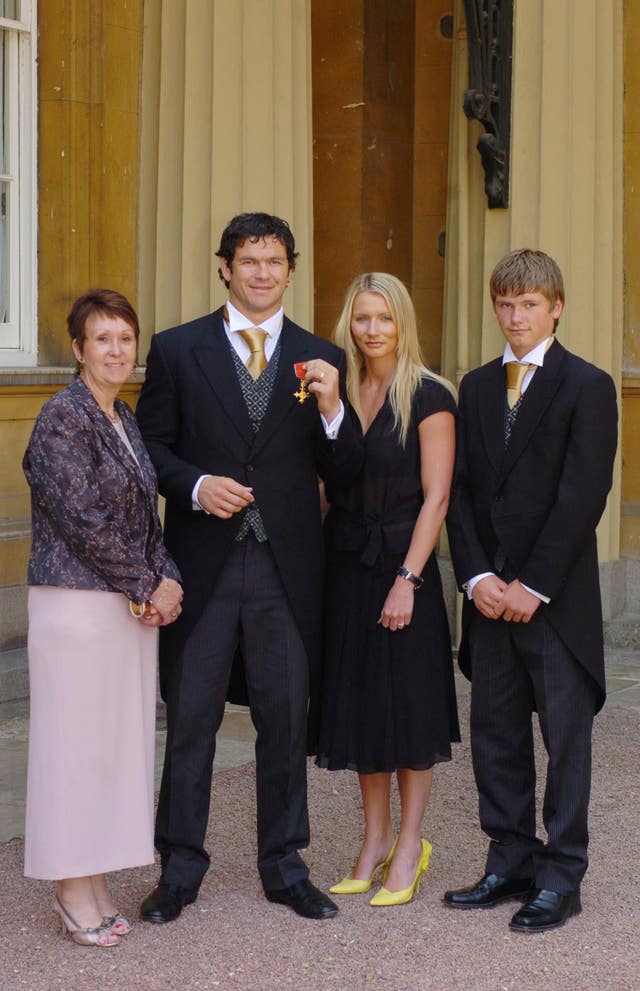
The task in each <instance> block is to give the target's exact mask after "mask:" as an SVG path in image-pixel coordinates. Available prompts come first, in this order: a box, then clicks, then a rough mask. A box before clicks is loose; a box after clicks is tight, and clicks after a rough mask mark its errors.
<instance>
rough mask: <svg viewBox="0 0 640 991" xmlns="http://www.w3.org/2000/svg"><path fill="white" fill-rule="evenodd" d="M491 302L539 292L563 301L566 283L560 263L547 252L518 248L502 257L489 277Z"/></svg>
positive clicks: (552, 300)
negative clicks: (502, 297)
mask: <svg viewBox="0 0 640 991" xmlns="http://www.w3.org/2000/svg"><path fill="white" fill-rule="evenodd" d="M489 292H490V293H491V301H492V302H493V303H495V301H496V297H497V296H521V295H523V294H524V293H527V292H539V293H542V295H543V296H545V297H546V298H547V299H548V300H549V302H550V303H555V301H556V300H557V299H559V300H560V301H561V302H562V303H564V283H563V281H562V272H561V271H560V267H559V265H558V263H557V262H556V261H555V260H554V259H553V258H551V256H550V255H546V254H545V253H544V251H533V250H532V249H531V248H519V249H518V250H517V251H510V252H509V254H507V255H504V257H503V258H501V259H500V261H499V262H498V264H497V265H496V267H495V268H494V270H493V272H492V273H491V278H490V279H489Z"/></svg>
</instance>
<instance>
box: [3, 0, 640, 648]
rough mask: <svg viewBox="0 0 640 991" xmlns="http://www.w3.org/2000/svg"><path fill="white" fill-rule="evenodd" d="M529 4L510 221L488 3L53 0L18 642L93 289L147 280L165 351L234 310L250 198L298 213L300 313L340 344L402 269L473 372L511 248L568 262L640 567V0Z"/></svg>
mask: <svg viewBox="0 0 640 991" xmlns="http://www.w3.org/2000/svg"><path fill="white" fill-rule="evenodd" d="M514 9H515V16H514V43H513V76H512V81H513V91H512V125H511V127H512V129H511V139H512V146H511V196H510V205H509V207H508V209H504V210H490V209H489V208H488V206H487V202H486V197H485V195H484V189H483V180H484V177H483V173H482V168H481V164H480V159H479V156H478V153H477V151H476V148H475V145H476V141H477V139H478V136H479V134H480V133H481V128H480V125H479V124H478V123H477V122H469V121H468V120H467V119H466V117H465V116H464V114H463V112H462V109H461V107H462V94H463V91H464V89H465V87H466V85H467V38H466V27H465V22H464V16H463V3H462V0H449V2H446V0H409V2H407V3H402V4H397V3H395V2H394V0H235V2H233V3H229V2H228V0H181V2H175V0H144V2H143V0H102V2H95V3H91V4H87V3H84V2H81V0H64V2H63V0H47V2H46V3H45V2H44V0H41V2H40V5H39V24H38V28H39V32H38V38H39V41H38V44H39V53H38V54H39V88H38V177H39V178H38V215H39V230H38V287H39V292H38V308H37V312H38V340H39V351H38V358H37V365H36V366H35V367H33V368H31V369H24V368H23V369H11V368H4V369H2V370H0V450H1V451H2V454H1V455H0V458H1V459H2V462H1V464H2V472H1V475H0V506H1V507H2V513H1V519H0V649H2V648H5V649H6V648H10V647H11V646H18V645H20V644H21V643H23V642H24V633H25V611H24V599H25V595H24V582H25V576H26V561H27V556H28V541H29V536H28V493H27V489H26V485H25V483H24V479H23V477H22V473H21V468H20V460H21V456H22V451H23V450H24V446H25V444H26V441H27V438H28V435H29V431H30V429H31V424H32V422H33V418H34V417H35V415H36V413H37V411H38V409H39V408H40V406H41V404H42V402H43V401H44V400H45V399H46V398H47V397H48V396H49V395H51V394H52V393H53V392H54V391H55V390H56V389H57V388H59V387H60V386H61V385H62V384H64V382H65V381H67V380H68V378H69V375H70V362H69V359H68V348H67V343H66V330H65V316H66V313H67V311H68V309H69V305H70V303H71V302H72V300H73V298H74V297H75V296H76V295H78V294H79V293H80V292H82V291H84V290H85V289H87V288H88V287H89V286H91V285H94V286H95V285H107V286H113V287H114V288H118V289H120V290H121V291H123V292H125V294H127V295H128V296H129V297H130V298H131V299H132V300H133V301H134V302H135V304H136V305H137V306H138V309H139V312H140V316H141V322H142V327H143V341H142V346H141V357H142V358H144V353H145V351H146V346H147V344H148V340H149V337H150V335H151V334H152V333H153V332H154V331H156V330H159V329H162V328H163V327H166V326H169V325H171V324H174V323H176V322H180V321H181V320H184V319H188V318H190V317H192V316H196V315H198V314H200V313H202V312H206V311H207V310H209V309H211V308H213V307H215V306H217V305H218V304H219V303H220V301H221V300H222V298H223V288H222V285H221V283H220V282H219V280H218V276H217V263H216V262H217V260H216V259H215V257H214V256H213V255H212V248H215V244H216V239H217V237H218V236H219V233H220V231H221V229H222V227H223V226H224V223H225V222H226V220H227V219H228V218H229V217H230V216H232V215H233V214H234V213H236V212H239V211H243V210H254V209H260V210H266V211H269V212H274V213H278V214H281V215H283V216H285V217H287V218H288V219H289V220H290V222H291V225H292V227H293V229H294V231H295V234H296V238H297V241H298V246H299V249H300V252H301V259H300V263H299V266H298V270H297V271H296V276H295V279H294V282H293V285H292V288H291V289H290V290H289V292H290V296H289V298H288V300H287V307H288V311H289V312H290V313H291V315H292V316H293V317H294V319H296V320H298V321H299V322H300V323H302V324H303V325H305V326H308V327H310V328H314V327H315V329H316V331H317V332H319V333H321V334H324V335H327V334H329V333H330V331H331V326H332V323H333V321H334V319H335V317H336V315H337V313H338V311H339V308H340V304H341V296H342V293H343V291H344V288H345V287H346V285H347V283H348V282H349V281H350V279H351V278H352V277H353V276H354V275H355V274H357V273H358V272H359V271H364V270H371V269H385V270H389V271H393V272H394V273H395V274H397V275H399V276H400V277H401V278H403V279H404V280H405V281H406V282H407V284H408V285H409V287H410V288H411V291H412V293H413V296H414V299H415V301H416V308H417V312H418V316H419V320H420V325H421V334H422V344H423V348H424V352H425V355H426V356H427V358H428V360H429V362H430V363H431V364H432V365H433V366H434V367H441V368H442V369H443V371H444V372H445V373H446V374H448V375H449V376H450V377H451V378H453V379H459V378H460V377H461V375H462V374H464V372H465V371H466V370H468V369H469V368H471V367H473V366H474V365H476V364H477V363H479V362H480V361H484V360H487V359H488V358H489V357H491V356H493V355H494V354H496V353H497V351H498V349H499V348H500V338H499V333H498V331H497V329H496V326H495V321H494V319H493V316H492V313H491V308H490V301H489V299H488V295H487V291H486V285H487V280H488V274H489V272H490V270H491V268H492V267H493V264H494V263H495V261H496V260H497V259H498V257H499V256H500V255H501V254H503V253H504V252H505V251H507V250H509V249H510V248H512V247H518V246H522V245H525V244H527V245H531V246H534V247H540V248H542V249H544V250H546V251H548V252H550V253H551V254H553V255H554V256H555V257H556V258H557V259H558V261H559V262H560V264H561V266H562V268H563V271H564V274H565V278H566V285H567V308H566V311H565V314H564V315H563V319H562V323H561V328H560V333H561V335H562V339H563V341H564V342H566V344H567V345H568V346H569V347H570V348H571V349H572V350H574V351H577V352H578V353H579V354H581V355H583V356H584V357H586V358H588V359H589V360H592V361H595V362H596V363H597V364H599V365H601V366H602V367H604V368H606V369H607V370H609V371H610V372H611V374H612V375H613V376H614V378H615V380H616V382H617V384H618V387H619V389H620V395H621V408H622V413H623V446H622V450H621V455H620V457H619V459H618V465H617V469H616V481H615V487H614V491H613V494H612V497H611V499H610V502H609V507H608V510H607V514H606V517H605V519H604V521H603V523H602V525H601V527H600V532H599V540H600V552H601V556H602V559H603V561H605V562H607V561H608V562H615V561H616V560H618V558H619V556H620V555H621V554H628V555H629V554H630V555H634V556H636V557H637V556H640V457H639V456H638V453H637V441H635V442H634V439H635V438H636V437H637V435H638V431H639V430H640V331H639V330H638V327H637V324H638V318H639V317H640V248H639V247H638V246H639V244H640V238H639V237H638V236H637V235H638V233H639V231H638V230H637V228H638V224H639V223H640V221H639V220H638V218H639V217H640V211H639V210H638V209H637V203H636V199H637V197H638V195H639V194H638V190H639V189H640V111H639V110H638V107H639V106H640V92H639V89H640V71H639V70H638V65H639V64H640V61H639V57H640V0H625V2H624V3H623V0H540V2H539V3H536V4H529V3H524V2H519V0H516V2H515V4H514ZM445 235H446V236H445ZM445 243H446V251H444V257H443V248H444V245H445ZM65 366H66V368H67V370H65ZM135 388H136V387H135V384H133V385H132V386H131V387H130V389H129V390H128V395H129V396H130V398H131V399H132V400H134V399H135Z"/></svg>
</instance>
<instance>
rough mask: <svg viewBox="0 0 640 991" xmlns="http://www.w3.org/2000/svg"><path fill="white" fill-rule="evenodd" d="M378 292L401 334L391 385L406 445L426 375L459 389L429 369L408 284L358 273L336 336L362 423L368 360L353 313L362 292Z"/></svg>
mask: <svg viewBox="0 0 640 991" xmlns="http://www.w3.org/2000/svg"><path fill="white" fill-rule="evenodd" d="M361 292H375V293H378V294H379V295H380V296H382V298H383V299H384V301H385V303H386V304H387V306H388V308H389V312H390V314H391V316H392V318H393V322H394V324H395V328H396V331H397V333H398V346H397V349H396V350H397V357H398V363H397V365H396V370H395V373H394V376H393V379H392V381H391V385H390V387H389V401H390V403H391V409H392V410H393V416H394V426H395V428H396V429H397V430H398V433H399V436H400V443H401V444H402V446H403V447H404V445H405V444H406V440H407V434H408V432H409V424H410V422H411V403H412V400H413V396H414V393H415V391H416V389H417V388H418V386H419V385H420V382H421V380H422V379H423V378H431V379H434V380H435V381H436V382H441V383H442V384H443V385H444V386H445V388H447V389H448V390H449V392H451V393H452V395H453V396H455V390H454V388H453V386H452V385H451V383H450V382H448V381H447V379H445V378H442V376H441V375H436V373H435V372H432V371H431V369H430V368H428V367H427V366H426V365H425V363H424V361H423V359H422V355H421V353H420V343H419V341H418V328H417V325H416V315H415V311H414V309H413V303H412V302H411V297H410V295H409V293H408V291H407V288H406V286H405V285H404V283H402V282H401V281H400V279H397V278H396V277H395V275H389V274H388V273H387V272H365V273H364V274H363V275H359V276H357V278H355V279H354V280H353V282H352V283H351V285H350V286H349V288H348V289H347V294H346V296H345V300H344V306H343V308H342V313H341V314H340V316H339V317H338V322H337V323H336V326H335V330H334V332H333V337H334V340H335V342H336V344H337V345H338V347H341V348H342V349H343V351H344V352H345V354H346V357H347V397H348V399H349V402H350V403H351V405H352V406H353V408H354V410H355V411H356V413H357V414H358V417H359V419H360V422H361V423H362V410H361V407H360V383H361V381H362V375H363V372H364V367H365V362H364V358H363V357H362V354H361V353H360V351H359V349H358V346H357V345H356V343H355V341H354V339H353V335H352V333H351V314H352V312H353V304H354V301H355V298H356V296H357V295H358V293H361Z"/></svg>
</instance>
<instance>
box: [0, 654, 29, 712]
mask: <svg viewBox="0 0 640 991" xmlns="http://www.w3.org/2000/svg"><path fill="white" fill-rule="evenodd" d="M28 694H29V670H28V666H27V649H26V647H20V648H18V649H17V650H3V651H0V702H10V701H12V700H13V699H23V698H26V697H27V696H28Z"/></svg>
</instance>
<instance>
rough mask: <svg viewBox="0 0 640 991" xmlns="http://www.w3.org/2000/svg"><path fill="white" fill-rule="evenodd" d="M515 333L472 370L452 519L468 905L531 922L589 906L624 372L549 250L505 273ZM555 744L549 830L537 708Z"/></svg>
mask: <svg viewBox="0 0 640 991" xmlns="http://www.w3.org/2000/svg"><path fill="white" fill-rule="evenodd" d="M490 291H491V299H492V301H493V307H494V311H495V314H496V316H497V319H498V323H499V324H500V328H501V330H502V332H503V334H504V336H505V338H506V341H507V344H506V347H505V351H504V355H503V356H502V358H497V359H495V360H494V361H491V362H489V363H488V364H487V365H483V366H482V367H481V368H478V369H476V370H475V371H472V372H469V373H468V375H466V376H465V377H464V379H463V382H462V385H461V389H460V415H459V421H458V428H459V432H458V448H457V455H456V470H455V475H454V484H453V492H452V499H451V505H450V511H449V517H448V532H449V539H450V544H451V552H452V557H453V563H454V568H455V572H456V578H457V581H458V584H459V585H460V587H461V588H462V589H463V590H464V591H465V592H466V595H465V601H464V608H463V624H462V642H461V645H460V667H461V668H462V670H463V672H464V673H465V674H466V676H467V677H469V678H471V747H472V755H473V767H474V772H475V777H476V783H477V787H478V793H479V807H480V823H481V826H482V829H483V830H484V832H485V833H486V834H487V835H488V836H489V838H490V843H489V852H488V856H487V861H486V867H485V874H484V875H483V877H482V878H481V879H480V881H478V882H477V883H476V884H475V885H473V887H470V888H464V889H462V890H458V891H447V892H446V894H445V896H444V901H445V903H446V904H447V905H449V906H451V907H452V908H460V909H473V908H488V907H491V906H493V905H496V904H498V903H499V902H501V901H504V900H506V899H509V898H517V899H519V900H521V901H523V902H524V904H523V906H522V907H521V908H520V909H519V910H518V911H517V912H516V913H515V915H514V916H513V918H512V919H511V922H510V928H511V929H513V930H515V931H518V932H539V931H544V930H547V929H552V928H555V927H556V926H560V925H562V924H563V923H564V922H565V921H566V920H567V919H568V918H569V917H570V916H572V915H576V914H577V913H578V912H580V910H581V904H580V883H581V881H582V878H583V876H584V873H585V871H586V869H587V862H588V861H587V845H588V828H587V815H588V806H589V792H590V785H591V731H592V725H593V717H594V715H595V714H596V713H597V712H598V710H599V709H600V708H601V706H602V705H603V703H604V698H605V679H604V656H603V636H602V612H601V605H600V588H599V581H598V558H597V546H596V526H597V524H598V521H599V519H600V517H601V516H602V513H603V511H604V507H605V503H606V499H607V493H608V492H609V489H610V488H611V482H612V469H613V461H614V456H615V450H616V441H617V408H616V396H615V389H614V385H613V381H612V380H611V378H610V376H609V375H607V374H606V373H605V372H603V371H601V370H600V369H598V368H596V367H594V366H593V365H591V364H589V363H587V362H586V361H583V360H582V359H581V358H578V357H577V356H576V355H573V354H570V353H569V352H568V351H566V350H565V349H564V348H563V347H562V345H561V344H560V343H559V342H558V341H557V340H556V338H555V330H556V327H557V324H558V320H559V318H560V314H561V313H562V309H563V305H564V289H563V284H562V275H561V273H560V270H559V268H558V266H557V264H556V262H555V261H554V260H553V259H552V258H550V257H549V256H548V255H545V254H544V253H543V252H540V251H530V250H521V251H514V252H511V253H510V254H508V255H506V256H505V257H504V258H503V259H502V260H501V261H500V262H499V263H498V265H497V266H496V268H495V269H494V271H493V273H492V275H491V280H490ZM533 712H537V713H538V719H539V723H540V729H541V732H542V737H543V740H544V745H545V747H546V751H547V755H548V765H547V778H546V790H545V796H544V805H543V810H542V817H543V822H544V827H545V830H546V833H547V841H546V843H544V842H543V841H542V840H541V839H539V838H538V837H536V810H535V781H536V778H535V763H534V753H533V739H532V713H533Z"/></svg>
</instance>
